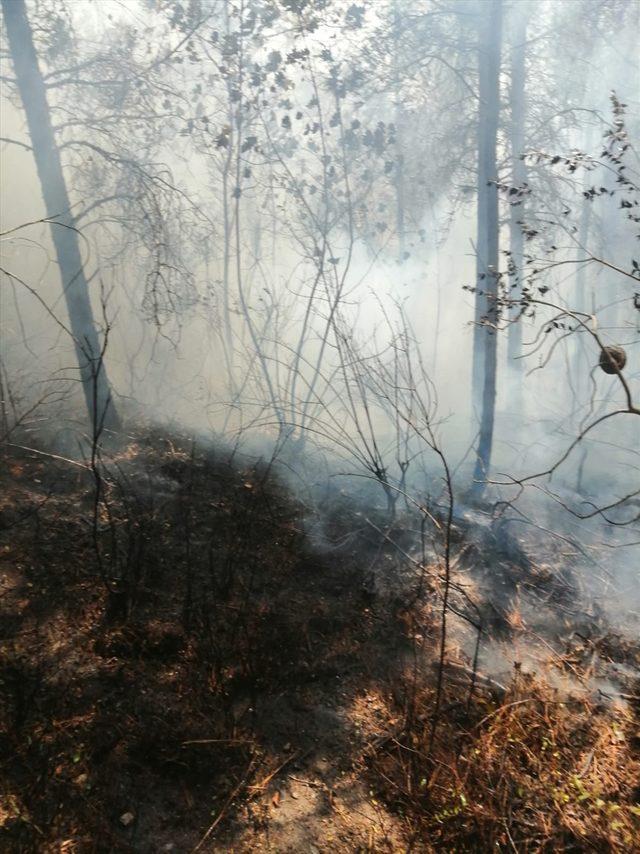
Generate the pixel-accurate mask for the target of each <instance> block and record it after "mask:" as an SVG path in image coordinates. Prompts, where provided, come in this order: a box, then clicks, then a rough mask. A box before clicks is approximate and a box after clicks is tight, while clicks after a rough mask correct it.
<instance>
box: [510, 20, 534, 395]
mask: <svg viewBox="0 0 640 854" xmlns="http://www.w3.org/2000/svg"><path fill="white" fill-rule="evenodd" d="M512 11H513V19H512V22H511V81H510V83H511V85H510V92H509V106H510V110H511V115H510V123H509V147H510V154H511V180H512V184H513V187H514V188H515V194H516V195H518V201H517V203H516V202H514V203H512V204H511V205H510V208H509V284H510V289H511V293H512V295H513V298H514V299H517V298H518V294H519V292H520V290H521V281H522V276H523V268H524V233H523V231H522V226H521V221H522V218H523V215H524V196H521V195H519V194H518V192H517V191H518V188H521V187H523V186H524V185H525V183H526V180H527V167H526V162H525V157H524V155H525V117H526V63H525V60H526V52H527V48H526V38H527V23H528V14H529V10H528V8H527V5H526V3H522V4H518V5H517V6H516V7H514V8H513V10H512ZM521 355H522V324H520V323H512V324H511V325H510V326H509V338H508V363H509V369H510V381H511V395H510V397H511V400H512V402H513V409H514V411H520V410H521V408H522V380H523V377H522V361H521V359H520V358H519V357H520V356H521Z"/></svg>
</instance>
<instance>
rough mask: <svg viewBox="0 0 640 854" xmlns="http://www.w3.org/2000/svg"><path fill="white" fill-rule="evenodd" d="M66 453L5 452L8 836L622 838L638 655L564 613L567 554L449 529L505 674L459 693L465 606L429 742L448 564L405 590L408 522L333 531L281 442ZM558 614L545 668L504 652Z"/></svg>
mask: <svg viewBox="0 0 640 854" xmlns="http://www.w3.org/2000/svg"><path fill="white" fill-rule="evenodd" d="M79 462H80V465H78V464H77V463H78V461H65V460H64V459H60V458H55V459H54V458H51V457H47V456H46V451H44V455H43V454H42V453H41V454H36V453H31V452H28V451H25V450H17V449H12V450H5V456H4V459H3V467H2V469H0V688H1V692H0V850H2V851H7V852H21V853H22V852H82V854H83V853H84V852H135V853H136V854H155V853H156V852H191V851H202V852H212V851H220V852H222V851H232V852H254V851H274V852H296V854H297V852H329V851H330V852H401V851H412V852H420V851H425V852H427V851H428V852H431V851H436V850H445V851H451V850H459V851H481V850H500V851H502V850H505V851H506V850H513V847H514V845H515V848H516V850H522V851H552V850H577V851H594V850H598V851H612V852H613V851H618V850H625V851H626V850H634V848H633V844H632V843H630V842H629V840H633V839H634V838H636V836H637V834H636V833H635V830H634V828H635V827H636V826H637V824H638V817H640V806H639V805H638V803H637V801H638V792H639V790H638V787H637V776H638V773H640V738H639V737H638V732H640V730H639V729H638V712H640V701H639V702H636V700H635V699H634V697H635V694H636V693H637V692H638V684H639V683H638V680H637V667H638V664H639V663H640V648H639V647H638V645H637V643H634V642H632V641H629V639H627V638H624V637H622V636H620V635H618V634H616V633H615V632H613V631H612V630H611V629H610V628H609V627H607V626H605V625H603V624H601V622H600V623H599V622H598V621H597V620H596V621H591V622H590V623H588V624H587V623H585V624H583V623H581V624H580V627H579V628H580V630H573V631H570V628H571V624H570V622H569V623H568V622H567V619H568V618H567V614H566V610H565V611H563V610H562V608H563V607H564V603H565V602H566V601H567V598H568V596H567V585H568V584H569V582H570V579H571V576H570V571H569V568H568V567H565V566H562V565H560V563H558V566H557V567H553V566H552V565H551V563H550V564H548V565H540V564H536V562H535V560H534V559H533V557H531V558H529V557H527V556H526V555H524V552H523V545H522V544H521V543H519V544H516V543H514V541H511V540H509V541H508V542H506V545H505V541H504V538H502V540H501V541H500V543H498V544H496V542H494V540H496V539H497V538H496V537H495V536H494V535H493V534H490V535H486V534H483V535H482V536H480V535H479V534H477V529H476V530H475V532H474V531H472V530H471V529H469V528H467V529H465V530H464V531H463V530H462V529H460V530H459V532H458V534H457V535H458V537H459V543H457V545H456V561H457V563H456V565H457V567H458V570H457V572H458V575H457V576H456V578H457V579H460V581H461V585H462V586H460V587H459V588H456V589H455V590H454V591H453V598H452V602H453V603H454V605H455V606H456V607H458V606H459V608H460V609H463V608H467V607H469V601H470V599H469V596H470V594H473V595H475V596H477V597H479V598H478V601H479V603H480V608H479V613H480V614H481V615H483V616H486V617H487V623H488V624H489V625H488V627H487V628H486V632H487V633H486V634H485V637H484V645H483V651H484V656H485V658H484V660H485V661H487V662H488V660H489V658H490V657H491V655H493V656H494V657H496V656H497V651H496V650H497V645H501V646H500V654H501V655H503V653H502V649H503V647H504V649H505V650H506V652H504V656H505V660H507V659H509V660H508V661H507V666H508V668H511V674H509V673H507V674H506V679H505V680H504V684H497V683H496V681H495V680H493V679H492V678H490V677H488V676H478V677H477V678H476V679H475V680H474V683H473V684H474V686H475V687H474V691H473V693H471V691H470V689H471V684H472V682H471V679H470V669H469V665H470V656H469V654H466V655H465V652H464V650H463V649H460V648H458V644H459V643H460V644H463V642H464V639H465V636H464V635H463V634H462V633H461V634H460V635H457V634H456V631H457V629H456V620H458V619H459V618H457V617H455V615H454V614H452V615H451V616H450V620H449V632H450V634H449V637H448V646H447V666H446V668H445V671H444V672H445V680H444V692H443V696H442V705H441V709H442V712H441V715H440V719H439V729H438V732H437V737H436V738H435V739H434V731H433V728H432V722H433V709H434V697H435V694H434V691H435V685H436V683H437V668H436V667H435V664H436V663H437V658H438V649H439V639H440V620H441V610H440V601H441V599H440V595H441V583H442V582H441V572H440V567H439V566H438V565H437V564H434V566H431V567H427V570H428V573H427V575H428V577H427V579H426V580H425V581H424V584H421V585H420V589H421V590H422V593H423V595H422V598H421V599H417V598H416V596H415V595H414V594H415V584H416V580H417V579H416V575H415V572H413V573H407V561H406V559H405V558H404V557H403V556H402V553H403V549H406V548H409V543H408V540H407V539H406V538H409V539H410V536H411V534H410V527H409V526H407V527H406V530H404V531H403V529H402V527H401V526H397V527H396V528H395V529H394V530H391V529H390V528H389V525H388V523H387V522H385V520H384V519H383V518H377V517H376V516H375V510H372V508H371V507H369V508H367V510H366V512H363V508H361V507H359V506H358V505H357V503H355V502H354V501H353V500H352V499H350V498H349V497H348V496H344V495H342V494H340V493H334V494H332V495H330V496H329V498H328V500H327V504H326V506H324V507H321V508H316V511H314V512H319V513H321V518H322V526H321V534H318V530H317V527H314V525H313V524H311V523H312V522H314V518H315V517H314V518H312V517H311V516H310V509H309V508H308V507H305V506H303V505H302V503H301V501H300V500H296V499H294V498H293V497H292V495H291V494H290V492H289V490H288V489H287V488H286V487H285V486H284V484H283V483H281V482H280V481H279V479H278V477H276V476H275V474H274V470H273V468H272V466H271V465H270V464H269V461H268V460H267V461H261V462H257V463H256V462H252V463H247V462H246V461H244V462H243V461H241V460H239V459H238V457H237V455H234V454H233V453H230V452H225V451H221V450H212V449H210V448H204V447H198V445H197V444H194V443H193V442H192V441H189V440H187V439H180V437H177V436H166V435H161V434H159V433H157V432H153V431H145V432H140V433H139V434H138V435H136V436H134V437H133V438H132V439H131V440H130V441H129V442H128V443H127V444H126V445H124V446H122V447H118V448H111V449H110V450H109V453H108V454H105V458H104V461H103V464H102V465H101V470H100V472H101V477H100V480H99V481H97V480H96V478H95V476H94V473H93V472H92V471H91V470H90V469H88V468H86V467H85V466H84V464H83V463H82V461H79ZM97 487H98V488H99V491H98V492H96V489H97ZM96 495H97V497H98V500H97V501H96ZM381 531H384V535H382V536H381V533H380V532H381ZM476 535H477V536H476ZM403 536H404V537H405V540H403ZM483 537H484V538H483ZM516 545H517V548H516ZM523 555H524V557H526V559H524V557H523ZM531 555H533V552H531ZM374 565H375V566H376V567H377V573H376V574H375V575H374V576H373V582H372V567H373V566H374ZM527 585H528V586H529V587H530V588H531V589H533V590H535V592H536V596H538V595H539V594H540V595H542V594H544V595H545V596H546V599H545V608H546V610H544V611H543V609H541V608H540V607H539V605H537V604H536V602H538V599H535V601H534V600H532V601H533V603H534V604H533V605H531V608H528V606H527V599H526V596H524V595H522V590H523V589H525V588H527ZM525 606H527V607H525ZM554 609H556V610H557V609H559V613H561V614H563V617H562V618H561V619H560V618H558V619H556V620H555V623H554V625H553V626H551V623H550V622H549V621H550V620H551V617H548V618H547V614H549V615H551V614H553V613H555V611H554ZM494 613H495V614H497V615H498V616H497V617H496V618H495V619H494V622H495V627H494V628H495V633H494V635H493V636H492V635H491V634H489V631H488V630H489V628H490V624H491V619H488V618H489V617H491V618H492V619H493V617H492V615H493V614H494ZM544 620H547V622H549V626H551V628H549V627H546V629H545V630H548V634H547V637H548V638H550V640H549V641H547V640H545V639H544V638H543V639H542V641H541V648H542V647H544V648H545V649H547V647H548V649H547V658H548V659H549V661H550V662H551V663H550V664H549V667H550V668H551V667H552V668H553V674H555V679H556V685H555V686H554V684H553V683H552V681H551V680H550V676H549V678H548V679H547V681H544V680H543V681H540V680H537V677H534V676H533V675H532V674H531V673H528V672H526V671H527V667H526V666H525V665H526V663H523V662H522V661H519V662H516V665H515V670H514V662H513V655H512V652H513V650H516V651H517V650H518V648H519V647H518V644H519V643H521V644H522V645H524V644H527V645H528V648H529V649H530V648H531V638H532V636H533V634H535V632H536V631H537V630H538V628H540V630H542V629H541V627H542V622H541V621H544ZM465 625H466V631H467V633H468V636H469V638H471V640H473V631H471V630H470V629H469V624H468V623H467V624H465ZM585 626H586V628H585ZM574 629H575V627H574ZM545 644H546V646H545ZM509 656H511V658H509ZM605 664H606V667H607V668H608V669H604V668H605ZM613 665H615V667H617V668H618V670H617V671H616V673H617V675H615V677H614V676H613V675H612V674H613V673H614V670H613V669H612V668H613ZM536 666H537V665H536ZM550 673H551V670H550V671H549V674H550ZM565 673H566V674H567V675H568V677H569V680H572V681H571V684H569V685H568V686H563V687H562V690H560V688H559V687H558V684H559V676H558V674H560V675H562V674H565ZM594 677H598V678H599V679H600V683H598V686H599V687H597V690H596V694H597V696H596V697H595V698H594V697H592V696H585V695H584V692H583V694H582V695H580V698H579V699H575V698H572V697H571V691H573V690H574V688H575V687H576V686H578V687H580V686H582V685H583V684H586V683H588V682H589V680H591V684H592V687H593V685H594V684H595V683H594ZM614 678H615V685H614V688H615V689H616V690H617V691H622V690H623V689H624V690H625V691H628V692H629V697H630V698H631V699H629V700H628V701H626V704H625V705H623V706H616V705H609V704H608V700H607V699H606V698H605V697H604V696H600V695H599V694H598V691H600V693H602V690H601V689H602V687H604V686H605V681H606V680H608V681H607V685H608V683H609V681H611V680H612V679H614ZM592 693H593V691H592ZM565 697H566V698H567V700H566V701H565V699H564V698H565ZM551 745H553V750H552V749H551ZM479 781H482V784H481V785H479ZM523 793H526V797H525V794H523ZM639 830H640V828H639ZM513 840H515V843H514V842H513ZM620 846H622V847H620Z"/></svg>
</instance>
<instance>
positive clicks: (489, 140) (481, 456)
mask: <svg viewBox="0 0 640 854" xmlns="http://www.w3.org/2000/svg"><path fill="white" fill-rule="evenodd" d="M480 8H481V12H480V14H481V20H480V24H479V35H480V43H479V82H480V103H479V105H478V109H479V117H478V239H477V246H476V275H477V281H476V287H477V289H478V292H477V293H476V310H475V326H474V336H473V403H474V406H475V407H476V408H477V409H479V410H480V439H479V443H478V451H477V460H476V468H475V472H474V480H475V481H477V482H476V484H475V487H474V492H476V493H481V492H482V489H483V483H482V482H481V481H484V479H485V478H486V476H487V474H488V472H489V465H490V461H491V447H492V444H493V424H494V416H495V402H496V362H497V343H498V342H497V330H496V329H495V328H494V326H493V325H494V324H495V323H496V321H497V319H498V318H497V303H496V297H497V293H498V252H499V239H498V238H499V222H498V188H497V186H496V183H495V182H496V181H497V178H498V175H497V163H496V147H497V135H498V119H499V116H500V49H501V41H502V0H490V3H488V4H486V5H485V4H484V3H483V4H481V7H480ZM485 10H486V13H485Z"/></svg>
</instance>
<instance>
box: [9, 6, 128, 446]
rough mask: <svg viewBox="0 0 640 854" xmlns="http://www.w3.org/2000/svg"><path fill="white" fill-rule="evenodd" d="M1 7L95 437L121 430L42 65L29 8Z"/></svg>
mask: <svg viewBox="0 0 640 854" xmlns="http://www.w3.org/2000/svg"><path fill="white" fill-rule="evenodd" d="M0 3H1V5H2V12H3V16H4V22H5V27H6V33H7V41H8V44H9V50H10V53H11V58H12V61H13V68H14V73H15V76H16V81H17V86H18V91H19V93H20V97H21V99H22V104H23V106H24V111H25V115H26V118H27V126H28V128H29V135H30V137H31V145H32V148H33V155H34V159H35V162H36V167H37V170H38V177H39V179H40V187H41V189H42V196H43V199H44V204H45V210H46V213H47V217H48V218H49V219H51V220H55V222H52V223H51V236H52V239H53V244H54V247H55V250H56V256H57V259H58V266H59V268H60V278H61V280H62V287H63V291H64V296H65V301H66V306H67V311H68V313H69V322H70V326H71V332H72V334H73V341H74V346H75V352H76V357H77V359H78V365H79V368H80V378H81V380H82V387H83V390H84V395H85V400H86V404H87V409H88V412H89V417H90V419H91V424H92V427H93V432H94V436H95V435H96V433H98V432H100V430H101V429H102V428H103V427H105V428H107V429H117V428H118V427H119V421H118V416H117V413H116V410H115V407H114V405H113V401H112V400H111V390H110V387H109V381H108V379H107V374H106V369H105V366H104V364H103V362H102V348H101V346H100V338H99V335H98V331H97V329H96V326H95V323H94V319H93V312H92V309H91V300H90V298H89V289H88V285H87V279H86V276H85V272H84V267H83V264H82V256H81V253H80V243H79V240H78V232H77V231H76V230H75V228H74V225H73V217H72V215H71V206H70V203H69V195H68V193H67V187H66V184H65V180H64V175H63V172H62V164H61V162H60V153H59V151H58V147H57V145H56V140H55V136H54V133H53V127H52V125H51V114H50V112H49V105H48V103H47V93H46V89H45V85H44V80H43V79H42V74H41V72H40V67H39V65H38V57H37V55H36V50H35V46H34V43H33V36H32V33H31V26H30V24H29V19H28V17H27V11H26V6H25V2H24V0H0Z"/></svg>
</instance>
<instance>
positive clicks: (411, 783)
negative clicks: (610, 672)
mask: <svg viewBox="0 0 640 854" xmlns="http://www.w3.org/2000/svg"><path fill="white" fill-rule="evenodd" d="M447 700H448V710H447V711H446V712H445V714H444V715H443V720H442V722H441V725H440V730H439V736H438V740H437V744H436V747H435V749H434V751H433V753H432V755H431V756H428V755H427V745H428V738H429V729H430V709H431V708H432V697H431V694H430V693H429V692H423V693H422V694H421V695H420V697H419V700H418V703H417V709H418V711H417V714H416V715H415V716H414V718H413V720H412V722H411V723H410V724H409V726H408V727H407V728H406V729H405V730H404V731H403V732H402V734H401V735H399V736H397V737H396V738H394V739H393V740H392V742H390V743H388V744H387V749H386V750H385V751H384V753H382V754H377V756H376V757H375V758H374V759H373V760H372V762H371V764H370V768H371V772H372V774H373V776H374V779H376V780H377V783H378V785H379V786H381V788H382V790H383V791H384V794H385V797H386V798H387V799H388V800H389V801H390V802H393V803H394V804H395V808H396V809H398V810H401V811H402V812H403V814H404V815H405V816H407V818H408V820H409V822H410V823H415V826H416V836H417V837H418V838H421V839H423V840H429V844H428V846H427V848H428V850H431V849H432V850H446V851H454V850H455V851H495V850H500V851H508V850H511V851H518V852H529V851H535V852H539V851H549V852H551V851H585V852H586V851H591V852H596V851H597V852H607V851H611V852H631V851H638V850H640V803H639V800H640V785H639V784H640V728H639V725H638V717H637V711H638V710H637V709H636V710H635V711H634V709H633V708H631V707H629V706H617V707H606V708H605V707H603V706H595V705H593V704H592V703H590V702H589V701H587V700H584V699H577V698H564V699H559V696H558V693H557V691H554V690H552V689H551V688H549V686H548V685H546V684H544V683H543V682H541V681H536V680H535V679H533V678H529V677H525V676H523V675H517V676H516V677H515V678H514V681H513V683H512V685H511V686H510V687H509V688H508V691H507V694H506V695H505V696H504V698H501V699H500V700H499V701H496V700H495V698H490V696H489V695H488V694H485V695H484V696H477V697H475V698H474V699H473V701H472V703H471V705H470V706H469V707H467V703H466V700H465V698H464V697H463V696H462V695H460V696H455V691H451V690H450V691H449V696H448V698H447Z"/></svg>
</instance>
